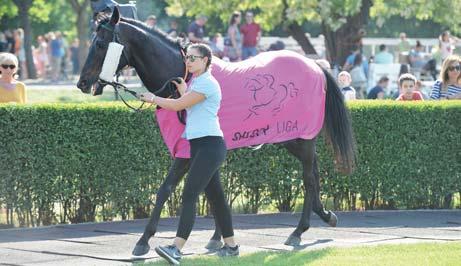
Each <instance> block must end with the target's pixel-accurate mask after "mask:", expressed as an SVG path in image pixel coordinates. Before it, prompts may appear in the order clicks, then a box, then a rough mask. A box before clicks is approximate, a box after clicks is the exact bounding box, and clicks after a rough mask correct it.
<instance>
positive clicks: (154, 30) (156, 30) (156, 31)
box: [120, 17, 181, 44]
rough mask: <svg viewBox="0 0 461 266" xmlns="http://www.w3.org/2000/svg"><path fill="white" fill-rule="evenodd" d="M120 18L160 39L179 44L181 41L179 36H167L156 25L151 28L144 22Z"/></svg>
mask: <svg viewBox="0 0 461 266" xmlns="http://www.w3.org/2000/svg"><path fill="white" fill-rule="evenodd" d="M120 20H121V21H123V22H125V23H128V24H131V25H133V26H136V27H138V28H140V29H142V30H144V31H146V32H148V33H150V34H152V35H155V36H157V37H161V38H162V39H165V40H167V41H168V42H170V43H171V44H179V43H180V41H181V39H180V38H173V37H171V36H169V35H168V34H167V33H166V32H164V31H162V30H161V29H159V28H157V27H155V28H151V27H149V26H147V25H146V24H145V23H144V22H141V21H138V20H134V19H130V18H125V17H121V18H120Z"/></svg>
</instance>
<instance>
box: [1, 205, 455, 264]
mask: <svg viewBox="0 0 461 266" xmlns="http://www.w3.org/2000/svg"><path fill="white" fill-rule="evenodd" d="M337 215H338V219H339V221H338V227H336V228H331V227H328V226H327V225H326V224H324V223H323V222H322V221H321V220H320V219H319V218H318V217H317V216H316V215H313V221H312V223H311V224H312V227H311V229H309V231H307V232H306V233H304V235H303V241H302V242H301V245H300V246H299V247H297V248H293V247H289V246H285V245H283V242H284V241H285V240H286V238H287V237H288V235H289V234H290V233H291V232H292V230H293V229H294V227H295V226H296V224H297V222H298V219H299V216H300V215H299V214H298V213H297V214H291V213H279V214H264V215H234V216H233V219H234V220H233V222H234V227H235V235H236V240H237V241H238V242H239V243H240V244H241V253H243V254H245V253H251V252H257V251H272V250H286V251H289V250H312V249H319V248H325V247H331V246H336V247H343V246H355V245H376V244H391V243H392V244H395V243H415V242H427V241H439V242H449V241H460V242H461V210H439V211H426V210H421V211H366V212H338V213H337ZM146 222H147V220H134V221H124V222H110V223H90V224H78V225H57V226H50V227H41V228H33V229H4V230H0V265H47V266H48V265H130V264H132V262H135V261H137V260H144V261H152V260H156V259H158V256H157V254H156V253H155V251H153V250H151V251H150V252H149V253H148V254H147V255H146V256H144V257H142V258H133V257H132V256H131V250H132V249H133V247H134V245H135V243H136V241H137V240H138V238H139V237H140V235H141V234H142V231H143V229H144V226H145V224H146ZM177 222H178V219H177V218H166V219H162V220H161V221H160V224H159V232H158V233H157V235H156V237H155V238H152V239H151V241H150V245H151V246H152V247H154V246H156V245H164V244H170V243H171V242H172V239H173V238H174V236H175V233H176V226H177ZM212 225H213V221H212V219H209V218H202V217H200V218H198V219H197V220H196V223H195V226H194V230H193V231H192V235H191V236H190V238H189V241H188V243H187V245H186V247H185V249H184V250H183V252H184V253H185V254H186V256H192V255H194V254H207V250H206V249H204V248H203V247H204V246H205V244H206V243H207V241H208V238H209V237H211V235H212V232H213V231H212V230H210V229H211V228H213V227H212Z"/></svg>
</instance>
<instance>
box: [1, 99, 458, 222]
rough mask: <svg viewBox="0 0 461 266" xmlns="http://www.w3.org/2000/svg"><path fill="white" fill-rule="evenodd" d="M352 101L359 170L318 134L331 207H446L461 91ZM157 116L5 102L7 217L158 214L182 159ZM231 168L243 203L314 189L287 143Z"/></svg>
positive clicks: (174, 204) (288, 200) (294, 196)
mask: <svg viewBox="0 0 461 266" xmlns="http://www.w3.org/2000/svg"><path fill="white" fill-rule="evenodd" d="M349 109H350V110H351V115H352V118H353V128H354V132H355V136H356V140H357V147H358V160H357V168H356V170H355V172H354V174H353V175H351V176H341V175H339V174H337V173H336V172H335V171H334V167H333V163H332V159H331V158H332V156H331V154H330V152H329V151H328V150H327V149H325V147H324V143H323V140H321V138H320V140H319V141H318V154H319V165H320V172H321V176H322V177H323V180H322V189H321V191H322V199H324V201H325V203H327V204H330V201H331V202H332V204H333V206H329V207H332V208H335V209H356V208H359V207H365V208H367V209H374V208H426V207H429V208H440V207H442V206H443V202H442V201H443V198H444V197H445V195H447V194H450V193H457V192H460V191H461V157H460V154H461V132H460V129H461V102H460V101H458V102H455V101H449V102H424V103H404V104H401V103H396V102H390V101H382V102H378V101H374V102H370V101H361V102H360V101H358V102H355V103H352V104H350V106H349ZM154 121H155V117H153V115H152V112H150V111H147V112H142V113H133V112H131V111H129V110H128V109H127V108H126V107H125V106H123V105H121V104H115V103H104V104H101V103H98V104H53V105H51V104H47V105H30V106H27V105H26V106H19V105H0V135H1V136H2V140H3V143H2V145H1V148H0V206H3V208H6V209H7V210H8V217H7V223H13V221H19V222H20V224H21V225H41V224H51V223H56V222H59V223H67V222H81V221H93V220H95V219H96V220H111V219H114V218H115V217H121V218H122V219H126V218H139V217H145V216H146V215H148V214H149V212H150V210H151V208H152V207H153V202H154V200H155V193H156V191H157V189H158V187H159V185H160V184H161V182H162V180H163V178H164V177H165V176H166V173H167V170H168V168H169V166H170V164H171V159H170V157H169V154H168V152H167V149H166V146H165V144H164V143H163V142H162V140H161V138H160V135H159V131H158V128H157V126H156V123H154ZM222 176H223V183H224V185H225V187H226V191H227V196H228V199H229V202H230V203H231V205H232V206H233V207H234V210H236V211H242V212H257V211H258V210H259V209H260V208H261V206H263V205H265V206H266V205H268V204H271V206H274V207H275V208H277V209H278V210H280V211H287V210H293V208H294V207H295V203H296V202H297V200H299V199H300V198H302V197H303V190H302V180H301V178H300V176H301V167H300V165H299V164H298V162H297V161H296V160H294V159H293V158H292V157H291V156H289V155H288V153H287V152H286V151H285V150H284V149H283V148H281V147H279V146H276V145H266V146H263V147H262V148H261V149H259V150H251V149H240V150H236V151H232V152H230V153H229V155H228V159H227V163H226V164H225V165H224V168H223V174H222ZM179 195H180V194H179V193H178V192H176V193H175V195H174V199H175V200H174V201H171V202H170V203H169V208H168V209H169V210H170V212H169V214H175V210H177V209H178V204H179V203H178V202H179V201H178V197H179ZM357 204H359V206H357ZM204 206H205V205H202V208H199V209H200V210H201V211H202V212H204V211H206V210H205V209H206V208H204ZM452 206H453V204H452ZM237 208H240V209H238V210H237ZM13 215H14V216H13ZM1 222H2V221H1V220H0V223H1Z"/></svg>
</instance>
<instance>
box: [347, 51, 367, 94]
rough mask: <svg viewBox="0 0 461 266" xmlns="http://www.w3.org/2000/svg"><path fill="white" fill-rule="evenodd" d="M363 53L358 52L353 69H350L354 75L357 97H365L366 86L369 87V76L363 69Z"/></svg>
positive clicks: (353, 80) (353, 82) (352, 75)
mask: <svg viewBox="0 0 461 266" xmlns="http://www.w3.org/2000/svg"><path fill="white" fill-rule="evenodd" d="M362 58H363V57H362V55H361V54H357V56H355V57H354V64H353V67H352V70H351V71H350V75H351V77H352V86H353V87H354V88H355V90H356V93H357V98H359V99H364V98H365V93H366V88H367V82H368V79H367V76H366V74H365V72H364V70H363V62H362Z"/></svg>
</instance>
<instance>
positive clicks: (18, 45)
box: [13, 28, 28, 79]
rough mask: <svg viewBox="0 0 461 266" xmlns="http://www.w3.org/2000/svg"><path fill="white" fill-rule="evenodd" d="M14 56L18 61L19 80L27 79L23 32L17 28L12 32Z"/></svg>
mask: <svg viewBox="0 0 461 266" xmlns="http://www.w3.org/2000/svg"><path fill="white" fill-rule="evenodd" d="M13 35H14V54H15V55H16V56H17V57H18V60H19V67H20V68H19V69H20V70H19V72H20V76H19V78H20V79H26V78H27V76H28V75H27V68H26V50H25V49H24V30H23V29H21V28H19V29H17V30H15V31H14V33H13Z"/></svg>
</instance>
